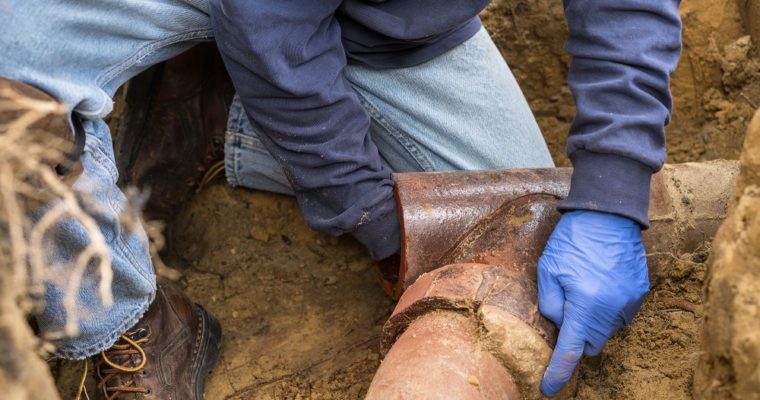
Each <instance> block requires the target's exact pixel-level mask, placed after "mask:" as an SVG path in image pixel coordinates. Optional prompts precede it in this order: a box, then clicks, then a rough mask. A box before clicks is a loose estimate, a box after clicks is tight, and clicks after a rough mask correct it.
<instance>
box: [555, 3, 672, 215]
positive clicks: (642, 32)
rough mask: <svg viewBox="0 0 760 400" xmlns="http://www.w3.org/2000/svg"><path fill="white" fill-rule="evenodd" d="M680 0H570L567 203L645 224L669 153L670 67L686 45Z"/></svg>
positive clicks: (565, 207) (567, 207) (564, 207)
mask: <svg viewBox="0 0 760 400" xmlns="http://www.w3.org/2000/svg"><path fill="white" fill-rule="evenodd" d="M679 3H680V2H679V1H678V0H565V1H564V6H565V16H566V18H567V21H568V26H569V28H570V35H569V38H568V41H567V43H566V45H565V48H566V50H567V51H568V52H569V53H570V54H571V55H572V57H573V58H572V62H571V65H570V73H569V78H568V80H569V85H570V89H571V90H572V92H573V96H574V98H575V103H576V108H577V114H576V117H575V120H574V122H573V125H572V127H571V128H570V136H569V138H568V155H569V156H570V159H571V161H572V162H573V166H574V168H575V169H574V172H573V178H572V184H571V189H570V194H569V196H568V198H567V200H565V201H564V202H563V203H562V204H561V206H560V209H561V210H595V211H604V212H608V213H613V214H618V215H622V216H626V217H628V218H631V219H633V220H635V221H637V222H638V223H639V224H641V225H642V226H644V227H647V226H648V224H649V222H648V218H647V212H648V206H649V184H650V179H651V175H652V174H653V173H654V172H656V171H658V170H659V169H660V168H661V167H662V165H663V163H664V160H665V131H664V126H665V124H667V122H668V121H669V119H670V113H671V108H672V100H671V96H670V89H669V83H670V74H671V73H672V72H673V71H674V70H675V67H676V65H677V63H678V58H679V55H680V51H681V20H680V16H679V14H678V6H679Z"/></svg>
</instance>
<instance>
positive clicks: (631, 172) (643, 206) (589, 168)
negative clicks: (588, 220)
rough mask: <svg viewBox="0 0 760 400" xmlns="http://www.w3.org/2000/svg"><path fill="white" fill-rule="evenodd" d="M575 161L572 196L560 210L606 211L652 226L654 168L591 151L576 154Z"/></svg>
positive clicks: (578, 151) (631, 160) (572, 158)
mask: <svg viewBox="0 0 760 400" xmlns="http://www.w3.org/2000/svg"><path fill="white" fill-rule="evenodd" d="M571 160H572V162H573V167H574V169H573V176H572V181H571V184H570V193H569V194H568V197H567V199H565V200H564V201H563V202H562V203H561V204H560V206H559V210H560V211H563V212H569V211H575V210H585V211H596V212H603V213H608V214H614V215H618V216H622V217H626V218H629V219H631V220H633V221H636V222H637V223H638V224H639V225H641V226H642V227H643V228H647V227H649V219H648V217H647V213H648V212H649V184H650V180H651V177H652V173H653V172H654V171H653V170H652V169H651V168H649V167H648V166H646V165H644V164H642V163H640V162H638V161H636V160H634V159H631V158H628V157H624V156H618V155H614V154H603V153H594V152H591V151H587V150H577V151H575V152H574V153H573V154H572V155H571Z"/></svg>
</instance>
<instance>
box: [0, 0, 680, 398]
mask: <svg viewBox="0 0 760 400" xmlns="http://www.w3.org/2000/svg"><path fill="white" fill-rule="evenodd" d="M488 2H489V1H487V0H478V1H468V2H464V1H434V0H420V1H416V2H408V1H403V0H385V1H383V0H345V1H340V0H330V1H328V0H325V1H310V0H297V1H296V0H294V1H289V2H284V1H255V2H252V1H244V0H155V1H138V0H121V1H113V2H112V1H98V2H67V1H63V0H47V1H45V2H44V3H45V4H39V3H40V2H34V3H35V4H34V5H32V4H31V3H32V2H26V1H12V0H0V10H2V11H0V27H2V32H1V33H2V36H0V37H2V39H0V50H2V54H3V61H2V63H0V75H2V76H5V77H8V78H11V79H15V80H19V81H22V82H25V83H27V84H30V85H32V86H35V87H37V88H39V89H41V90H43V91H45V92H47V93H48V94H50V95H52V96H53V97H55V98H57V99H59V100H62V101H65V102H66V103H67V104H69V105H70V106H71V110H72V113H73V118H75V119H81V120H82V121H83V127H84V132H85V133H86V147H85V150H84V153H83V154H82V161H83V164H84V167H85V172H84V175H83V178H81V179H80V180H79V181H77V183H75V188H76V189H78V190H81V191H83V192H86V193H96V194H97V196H95V197H96V198H99V199H101V201H104V202H106V203H107V204H108V205H109V206H110V207H109V208H108V213H107V214H108V215H100V216H99V222H100V223H101V229H103V230H104V232H106V233H107V234H106V236H107V237H108V238H110V239H112V240H111V244H112V245H113V253H114V254H113V265H114V274H115V282H114V292H115V293H114V300H115V302H116V305H115V306H114V307H113V308H112V309H110V310H105V309H103V308H102V307H100V308H99V307H98V305H97V304H93V302H92V301H90V302H89V304H88V306H89V308H88V313H89V314H83V315H87V316H86V317H85V319H84V320H83V321H81V322H80V328H81V329H80V330H81V333H80V335H79V336H78V337H76V338H68V339H64V340H60V341H58V342H57V345H58V353H59V355H61V356H63V357H67V358H80V359H81V358H84V357H88V356H91V355H93V354H97V353H99V352H101V351H103V350H106V349H108V348H109V347H110V346H112V345H113V343H114V341H115V340H116V339H117V338H118V337H119V336H120V335H122V334H124V332H125V331H126V332H127V334H126V336H122V340H120V341H119V342H117V343H116V344H115V345H114V347H112V348H111V349H110V350H108V351H106V352H105V354H104V355H103V356H101V361H100V362H99V366H101V367H102V366H103V364H104V361H103V360H108V362H105V364H107V366H106V367H103V368H99V372H101V374H100V376H101V378H102V379H103V380H102V381H101V387H102V388H103V389H104V391H105V393H106V394H108V395H109V396H113V397H114V398H115V397H116V396H119V395H121V394H127V393H132V394H140V395H144V396H146V398H147V397H148V396H156V397H158V398H167V397H170V396H175V397H178V398H201V392H202V389H203V380H204V379H203V378H204V377H203V374H205V373H206V372H207V370H208V369H209V368H210V367H211V366H212V365H213V363H214V362H215V357H216V354H215V353H216V351H215V350H214V349H215V348H216V346H217V343H218V334H219V330H218V327H217V326H215V322H214V320H213V318H212V317H211V316H210V315H209V314H208V313H207V312H205V311H203V309H202V308H199V307H193V306H192V305H191V304H190V303H189V301H188V300H187V299H186V298H185V297H183V296H182V295H181V294H180V293H179V291H177V290H176V289H174V288H172V287H171V286H170V285H168V284H160V285H159V286H160V290H159V292H158V296H157V300H156V301H155V302H154V305H153V306H151V307H150V310H149V311H148V313H147V314H146V315H145V316H143V313H144V312H145V311H146V310H147V309H148V307H149V305H150V304H151V302H152V301H153V298H154V280H153V270H152V267H151V263H150V260H149V257H148V255H147V250H146V243H145V239H144V235H142V233H140V232H138V233H129V232H124V231H122V230H120V229H119V228H118V219H116V218H115V217H114V216H115V215H117V214H118V212H119V211H120V207H121V205H122V204H123V201H124V200H123V196H122V195H121V193H120V192H119V191H118V189H117V188H116V186H115V183H114V182H115V178H116V176H115V168H114V167H113V155H112V152H111V143H110V135H109V133H108V128H107V126H106V125H105V124H104V123H103V121H102V120H101V118H102V117H104V116H105V115H107V114H108V112H110V111H111V108H112V102H111V96H113V94H114V92H115V90H116V89H117V88H118V87H119V86H120V85H121V84H123V83H124V82H125V81H126V80H128V79H129V78H131V77H133V76H135V75H136V74H137V73H138V72H140V71H142V70H144V69H145V68H147V67H148V66H150V65H152V64H155V63H157V62H159V61H163V60H166V59H168V58H170V57H172V56H175V55H177V54H179V53H181V52H182V51H184V50H186V49H187V48H189V47H190V46H192V45H193V44H194V43H196V42H198V41H202V40H210V39H212V38H215V40H216V42H217V44H218V46H219V50H220V52H221V54H222V56H223V58H224V61H225V65H226V67H227V70H228V71H229V73H230V76H231V77H232V81H233V83H234V85H235V88H236V90H237V92H238V100H236V102H235V103H234V104H233V106H232V110H231V118H230V122H229V132H228V134H227V141H226V144H225V161H226V173H227V177H228V179H229V180H230V182H231V183H233V184H236V185H242V186H246V187H252V188H259V189H265V190H273V191H279V192H285V193H293V194H294V195H295V196H296V198H297V200H298V203H299V205H300V207H301V210H302V211H303V213H304V216H305V217H306V220H307V222H308V223H309V225H310V226H311V227H312V228H314V229H317V230H321V231H325V232H329V233H331V234H335V235H339V234H343V233H350V234H352V235H353V236H354V237H355V238H356V239H358V240H359V241H360V242H362V243H363V244H364V245H365V246H366V247H367V248H368V250H369V252H370V255H371V256H372V257H373V258H375V259H377V260H382V259H385V258H388V257H391V256H393V255H394V254H395V253H396V252H397V251H398V250H399V232H398V229H399V228H398V221H397V220H396V213H395V205H394V202H393V197H392V193H391V176H390V173H391V171H432V170H446V169H488V168H513V167H551V166H552V162H551V159H550V158H549V155H548V152H547V150H546V146H545V144H544V142H543V140H542V138H541V135H540V132H539V131H538V128H537V125H536V123H535V120H534V119H533V117H532V116H531V114H530V110H529V108H528V106H527V104H526V102H525V100H524V97H523V96H522V94H521V92H520V91H519V88H518V87H517V85H516V83H515V81H514V79H513V77H512V76H511V73H510V72H509V70H508V67H507V66H506V64H505V63H504V61H503V60H502V59H501V56H500V55H499V53H498V51H497V49H496V48H495V46H494V45H493V43H492V42H491V41H490V39H489V37H488V35H487V34H486V33H485V32H484V31H483V29H482V27H481V25H480V21H479V19H478V17H477V15H478V13H479V12H480V11H481V10H482V9H483V8H484V7H485V6H486V5H487V4H488ZM678 3H679V2H678V1H677V0H658V1H651V0H615V1H613V0H608V1H599V0H565V2H564V4H565V12H566V15H567V19H568V23H569V27H570V37H569V40H568V43H567V50H568V51H569V52H570V53H571V54H572V55H573V61H572V64H571V68H570V77H569V81H570V87H571V89H572V90H573V93H574V95H575V99H576V105H577V116H576V119H575V122H574V124H573V126H572V128H571V132H570V137H569V141H568V142H569V145H568V152H569V156H570V158H571V160H572V161H573V164H574V167H575V172H574V174H573V179H572V186H571V191H570V195H569V197H568V199H567V200H565V201H564V202H563V203H562V205H561V209H562V211H563V212H565V214H564V215H563V217H562V219H561V221H560V223H559V225H558V226H557V228H556V230H555V232H554V234H553V235H552V237H551V239H550V241H549V243H548V244H547V248H546V250H545V252H544V255H543V256H542V257H541V260H540V262H539V267H538V268H539V290H540V295H539V296H540V298H539V302H540V307H541V311H542V312H543V313H544V314H545V315H546V316H547V317H548V318H550V319H552V320H553V321H554V322H555V323H556V324H557V325H558V326H559V327H560V328H561V329H560V336H559V340H558V342H557V346H556V349H555V352H554V355H553V357H552V360H551V363H550V365H549V366H548V368H547V371H546V375H545V379H544V382H543V384H542V391H543V392H544V393H545V394H547V395H553V394H555V393H557V392H558V391H559V390H560V388H561V387H562V386H563V385H564V384H565V383H566V382H567V380H568V379H569V378H570V376H571V374H572V372H573V370H574V368H575V366H576V365H577V363H578V361H579V359H580V357H581V355H582V354H586V355H594V354H598V353H599V352H600V351H601V350H602V348H603V346H604V344H605V342H606V341H607V339H608V338H609V337H610V336H611V335H612V334H613V333H614V332H615V331H616V330H617V329H619V328H621V327H623V326H624V325H626V324H627V323H628V322H630V319H631V318H632V317H633V315H634V314H635V313H636V312H637V311H638V308H639V307H640V305H641V302H642V301H643V298H644V296H645V294H646V292H647V291H648V279H647V271H646V259H645V255H644V249H643V246H642V244H641V233H640V229H641V227H646V226H647V205H648V193H649V180H650V177H651V175H652V173H654V172H655V171H657V170H658V169H659V168H660V167H661V165H662V163H663V161H664V156H665V153H664V133H663V126H664V124H665V123H666V122H667V120H668V118H669V115H670V107H671V100H670V94H669V89H668V81H669V74H670V73H671V72H672V70H673V69H674V68H675V65H676V62H677V59H678V55H679V51H680V20H679V16H678ZM243 110H244V111H245V112H244V111H243ZM84 240H86V238H82V237H76V236H75V235H74V237H73V238H72V240H66V241H62V242H61V243H60V245H61V246H63V247H66V246H68V248H74V249H75V248H76V247H77V246H81V243H82V241H84ZM93 288H94V286H93V284H92V283H90V284H87V285H85V287H84V289H83V290H82V293H81V297H82V298H86V299H91V297H90V296H92V293H91V292H89V291H90V290H93ZM47 300H48V306H47V307H46V309H45V311H44V312H43V313H42V315H41V316H40V325H41V327H42V329H43V330H46V329H52V328H54V327H55V326H56V324H60V320H61V318H62V316H61V310H60V306H59V302H60V298H57V297H56V296H55V293H52V294H51V293H49V294H48V299H47ZM180 305H181V307H180ZM141 317H142V318H141ZM183 318H184V319H183ZM138 320H139V321H138ZM136 321H137V324H136V325H135V322H136ZM167 321H169V322H167ZM177 327H179V328H177ZM175 328H177V329H175ZM162 330H168V331H170V332H183V333H182V334H181V335H180V334H178V335H179V336H181V337H184V338H185V339H187V340H185V339H177V337H170V335H168V334H163V333H161V332H158V331H162ZM179 336H178V337H179ZM198 341H200V342H202V343H203V344H204V345H203V346H201V347H197V346H196V347H193V342H198ZM166 349H173V350H179V351H177V352H176V353H183V354H184V355H183V357H185V358H182V357H180V356H174V357H173V358H172V357H163V358H162V357H158V356H155V354H158V353H159V352H160V351H162V350H166ZM125 352H130V355H129V357H126V356H125V355H124V353H125ZM143 352H145V353H147V354H143ZM172 354H175V353H172ZM109 355H110V357H109ZM146 358H147V365H143V364H145V363H144V362H139V363H138V365H134V364H135V362H136V361H140V360H144V359H146ZM112 359H116V361H119V360H120V361H122V362H124V363H125V364H129V365H119V364H118V363H117V362H114V360H112ZM187 369H190V371H187ZM159 371H170V373H166V372H165V373H163V374H161V373H159ZM167 375H171V379H169V381H168V382H167V380H166V377H167ZM172 398H174V397H172Z"/></svg>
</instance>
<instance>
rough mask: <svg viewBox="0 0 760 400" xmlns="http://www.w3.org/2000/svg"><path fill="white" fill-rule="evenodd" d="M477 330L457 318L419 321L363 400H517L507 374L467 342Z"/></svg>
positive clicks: (446, 315)
mask: <svg viewBox="0 0 760 400" xmlns="http://www.w3.org/2000/svg"><path fill="white" fill-rule="evenodd" d="M477 329H478V326H477V323H476V322H474V321H473V320H472V319H470V318H467V317H466V316H463V315H460V314H457V313H452V312H443V311H438V312H433V313H429V314H427V315H424V316H423V317H421V318H420V319H419V320H418V321H417V322H415V323H414V324H413V325H412V326H410V327H409V329H407V330H406V331H405V332H404V333H403V334H402V335H401V336H400V337H399V338H398V341H397V346H394V348H393V349H392V350H391V351H390V353H388V355H386V357H385V360H384V361H383V363H382V365H381V366H380V369H379V370H378V372H377V375H376V377H375V379H374V380H373V381H372V386H371V387H370V389H369V392H368V393H367V397H366V399H371V400H390V399H394V400H395V399H399V400H400V399H410V400H441V399H462V400H468V399H482V400H517V399H520V394H519V393H518V391H517V385H516V384H515V382H514V381H513V380H512V376H511V375H510V373H509V371H508V370H507V369H506V368H504V367H503V366H502V364H501V362H500V361H499V360H498V359H496V357H494V356H493V355H492V354H491V353H490V352H488V351H486V350H484V349H483V348H482V347H481V346H479V344H478V343H476V342H473V341H472V334H473V332H475V331H477ZM410 360H413V361H414V362H409V361H410ZM481 382H485V383H488V384H487V385H482V384H481Z"/></svg>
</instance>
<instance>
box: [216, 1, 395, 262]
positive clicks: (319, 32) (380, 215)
mask: <svg viewBox="0 0 760 400" xmlns="http://www.w3.org/2000/svg"><path fill="white" fill-rule="evenodd" d="M340 3H341V1H340V0H319V1H314V0H291V1H287V2H283V1H256V2H253V1H249V0H212V1H211V2H210V14H211V22H212V26H213V29H214V33H215V35H216V40H217V43H218V46H219V50H220V52H221V54H222V57H223V58H224V61H225V64H226V66H227V70H228V71H229V73H230V76H231V77H232V81H233V83H234V85H235V88H236V90H237V92H238V94H239V95H240V98H241V100H242V102H243V105H244V106H245V109H246V111H247V112H248V115H249V118H250V120H251V122H252V123H253V124H254V126H256V127H257V128H258V129H259V131H260V132H261V133H262V136H261V141H262V142H263V144H264V146H265V147H266V148H267V150H269V152H270V153H271V154H272V155H273V156H274V158H275V159H276V160H277V161H278V162H279V163H280V165H282V167H283V169H284V171H285V173H286V175H287V177H288V179H289V180H290V183H291V185H292V186H293V189H294V191H295V194H296V198H297V200H298V204H299V206H300V208H301V211H302V213H303V214H304V216H305V218H306V221H307V223H308V224H309V226H310V227H311V228H312V229H315V230H319V231H325V232H328V233H330V234H333V235H340V234H343V233H351V234H353V235H354V237H356V238H357V239H358V240H359V241H360V242H362V243H363V244H364V245H365V246H367V248H368V249H369V251H370V255H371V256H372V257H373V258H375V259H383V258H386V257H389V256H391V255H393V254H394V253H396V252H397V251H398V250H399V247H400V243H399V224H398V220H397V217H396V210H395V204H394V201H393V193H392V183H391V171H390V170H389V169H388V168H387V167H385V166H384V165H383V163H381V160H380V156H379V154H378V151H377V148H376V147H375V145H374V143H373V142H372V140H370V136H369V117H368V115H367V114H366V111H365V110H364V109H363V108H362V107H361V105H360V103H359V100H358V98H357V97H356V94H355V93H354V92H353V90H352V89H351V87H350V86H349V84H348V83H347V81H346V80H345V78H344V77H343V68H344V67H345V65H346V57H345V52H344V50H343V46H342V44H341V32H340V26H339V25H338V22H337V21H336V19H335V16H334V14H335V11H336V9H337V8H338V6H339V5H340Z"/></svg>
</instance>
